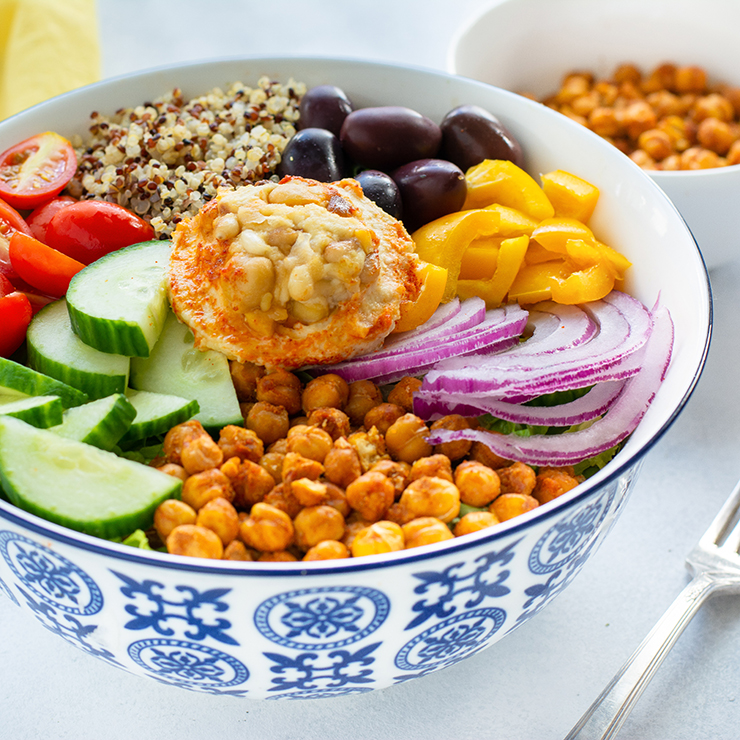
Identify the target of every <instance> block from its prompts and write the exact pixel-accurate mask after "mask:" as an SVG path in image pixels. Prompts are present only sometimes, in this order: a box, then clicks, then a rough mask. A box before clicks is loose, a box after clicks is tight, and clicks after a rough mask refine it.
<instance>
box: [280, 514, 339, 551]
mask: <svg viewBox="0 0 740 740" xmlns="http://www.w3.org/2000/svg"><path fill="white" fill-rule="evenodd" d="M293 526H294V527H295V541H296V545H298V547H299V548H300V549H301V550H310V549H311V548H312V547H313V546H314V545H318V544H319V542H321V541H322V540H341V539H342V537H343V535H344V517H343V516H342V515H341V514H340V513H339V512H338V511H337V510H336V509H335V508H334V507H332V506H326V505H322V506H307V507H306V508H305V509H301V511H299V512H298V514H297V516H296V517H295V519H293Z"/></svg>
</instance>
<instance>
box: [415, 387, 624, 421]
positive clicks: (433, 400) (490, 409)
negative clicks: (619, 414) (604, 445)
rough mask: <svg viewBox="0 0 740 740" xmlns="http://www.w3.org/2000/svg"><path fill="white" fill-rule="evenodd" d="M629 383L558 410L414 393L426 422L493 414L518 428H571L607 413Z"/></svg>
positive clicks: (601, 390)
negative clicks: (458, 415) (453, 416)
mask: <svg viewBox="0 0 740 740" xmlns="http://www.w3.org/2000/svg"><path fill="white" fill-rule="evenodd" d="M625 383H626V381H624V380H617V381H611V382H608V383H599V384H598V385H595V386H594V387H593V388H592V389H591V390H590V391H588V393H586V394H584V395H583V396H581V397H580V398H577V399H576V400H574V401H570V402H568V403H561V404H558V405H556V406H524V405H522V404H520V403H509V402H507V401H498V400H496V399H492V398H490V397H488V396H471V395H452V394H448V393H437V392H434V391H417V392H416V393H414V413H415V414H416V415H417V416H418V417H420V418H422V419H437V418H439V417H440V416H445V415H447V414H460V415H462V416H480V415H481V414H491V415H492V416H495V417H496V418H497V419H503V420H504V421H511V422H513V423H515V424H531V425H534V426H548V427H569V426H573V425H575V424H583V423H584V422H587V421H592V420H593V419H597V418H598V417H599V416H602V415H603V414H604V413H606V412H607V411H608V409H609V408H610V407H611V406H612V405H613V404H614V402H615V401H616V400H617V398H618V397H619V394H620V393H621V392H622V388H624V385H625Z"/></svg>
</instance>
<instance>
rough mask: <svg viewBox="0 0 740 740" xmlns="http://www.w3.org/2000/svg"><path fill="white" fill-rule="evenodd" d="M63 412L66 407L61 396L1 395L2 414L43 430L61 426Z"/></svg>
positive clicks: (0, 407) (0, 408) (0, 406)
mask: <svg viewBox="0 0 740 740" xmlns="http://www.w3.org/2000/svg"><path fill="white" fill-rule="evenodd" d="M63 412H64V406H63V405H62V400H61V398H59V396H25V397H23V396H6V395H0V414H4V415H7V416H14V417H15V418H16V419H21V420H22V421H25V422H26V423H27V424H31V425H32V426H35V427H40V428H42V429H47V428H48V427H52V426H54V425H55V424H59V423H60V422H61V421H62V414H63Z"/></svg>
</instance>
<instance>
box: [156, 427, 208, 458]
mask: <svg viewBox="0 0 740 740" xmlns="http://www.w3.org/2000/svg"><path fill="white" fill-rule="evenodd" d="M204 435H205V436H208V432H206V430H205V429H204V428H203V425H202V424H201V423H200V422H199V421H196V420H195V419H191V420H190V421H186V422H184V423H182V424H178V425H177V426H174V427H172V429H170V430H169V431H168V432H167V434H165V437H164V445H163V447H164V455H165V458H166V459H167V462H170V463H175V465H182V457H181V454H182V450H183V447H184V446H185V444H186V443H187V442H189V441H190V440H193V439H195V438H197V437H202V436H204Z"/></svg>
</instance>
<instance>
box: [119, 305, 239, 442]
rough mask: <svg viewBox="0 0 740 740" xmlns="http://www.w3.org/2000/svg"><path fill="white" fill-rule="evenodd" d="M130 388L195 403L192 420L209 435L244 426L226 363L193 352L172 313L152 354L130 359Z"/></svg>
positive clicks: (218, 357)
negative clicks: (228, 426) (197, 409)
mask: <svg viewBox="0 0 740 740" xmlns="http://www.w3.org/2000/svg"><path fill="white" fill-rule="evenodd" d="M131 387H132V388H134V389H136V390H140V391H153V392H154V393H167V394H172V395H176V396H182V397H183V398H187V399H190V400H193V401H197V402H198V405H199V406H200V412H199V413H198V414H197V415H196V416H195V418H196V419H197V420H198V421H200V423H201V424H203V426H204V427H205V428H206V429H207V430H208V431H211V432H215V431H218V430H219V429H222V428H223V427H225V426H226V425H227V424H243V423H244V417H243V416H242V414H241V411H240V409H239V401H238V400H237V397H236V391H235V390H234V383H233V382H232V380H231V373H230V372H229V361H228V360H227V359H226V357H225V356H224V355H222V354H221V353H220V352H214V351H213V350H208V351H206V352H201V351H200V350H199V349H196V348H195V346H194V345H193V333H192V332H191V331H190V329H189V328H188V327H187V326H186V325H185V324H182V323H180V321H178V319H177V317H176V316H175V314H174V313H172V311H170V312H169V314H168V316H167V320H166V321H165V324H164V329H162V333H161V335H160V337H159V341H158V342H157V344H156V346H155V347H154V350H153V351H152V354H151V355H150V356H149V357H147V358H145V359H144V358H139V357H133V358H132V359H131Z"/></svg>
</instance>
